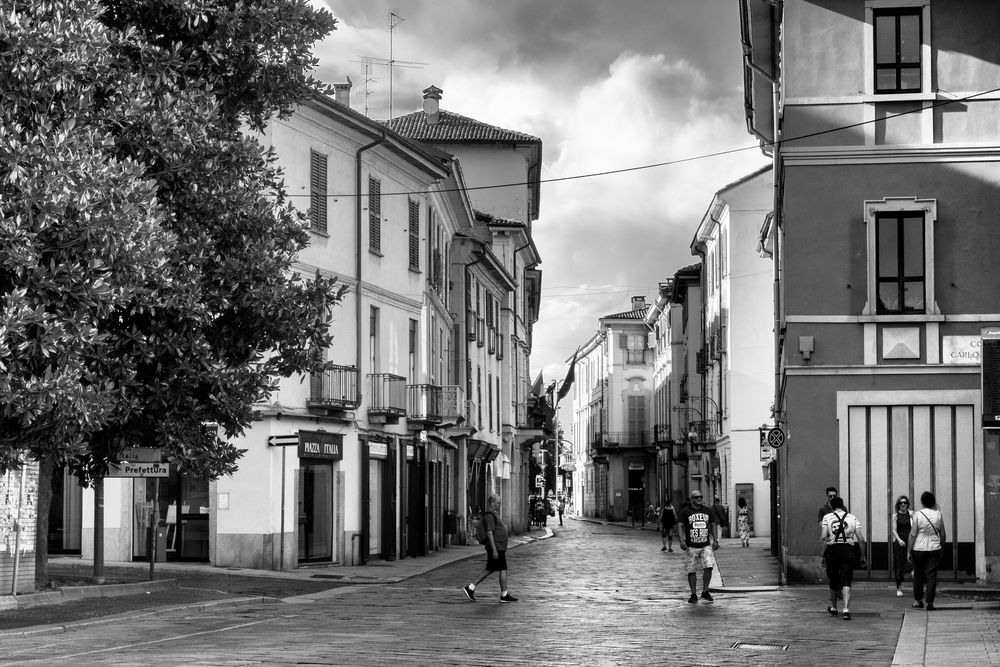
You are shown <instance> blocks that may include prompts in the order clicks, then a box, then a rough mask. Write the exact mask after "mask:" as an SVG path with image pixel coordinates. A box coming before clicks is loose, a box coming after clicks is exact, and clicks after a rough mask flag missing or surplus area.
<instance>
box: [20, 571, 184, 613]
mask: <svg viewBox="0 0 1000 667" xmlns="http://www.w3.org/2000/svg"><path fill="white" fill-rule="evenodd" d="M169 588H177V580H176V579H158V580H155V581H136V582H132V583H127V584H96V585H92V586H66V587H65V588H60V589H59V590H55V591H45V592H42V593H27V594H25V595H4V596H2V597H0V611H16V610H18V609H29V608H31V607H44V606H48V605H54V604H63V603H65V602H71V601H73V600H79V599H82V598H110V597H118V596H121V595H138V594H140V593H148V592H151V591H161V590H166V589H169Z"/></svg>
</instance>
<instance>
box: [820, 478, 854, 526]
mask: <svg viewBox="0 0 1000 667" xmlns="http://www.w3.org/2000/svg"><path fill="white" fill-rule="evenodd" d="M838 495H839V494H838V493H837V487H835V486H828V487H826V504H825V505H823V506H822V507H820V508H819V512H817V513H816V521H818V522H819V523H823V518H824V517H825V516H826V515H827V514H829V513H830V512H832V511H833V506H832V505H831V504H830V503H831V501H832V500H833V499H834V498H836V497H837V496H838ZM842 509H843V510H844V511H845V512H846V511H847V506H846V505H844V506H843V508H842Z"/></svg>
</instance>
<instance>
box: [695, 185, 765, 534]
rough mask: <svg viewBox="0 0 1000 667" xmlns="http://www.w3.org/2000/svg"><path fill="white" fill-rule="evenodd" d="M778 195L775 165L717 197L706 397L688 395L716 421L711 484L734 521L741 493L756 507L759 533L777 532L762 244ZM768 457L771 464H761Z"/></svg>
mask: <svg viewBox="0 0 1000 667" xmlns="http://www.w3.org/2000/svg"><path fill="white" fill-rule="evenodd" d="M772 198H773V182H772V179H771V167H770V166H767V167H764V168H763V169H760V170H758V171H756V172H754V173H752V174H749V175H748V176H746V177H744V178H742V179H740V180H738V181H736V182H734V183H730V184H729V185H726V186H725V187H723V188H722V189H721V190H719V191H718V192H717V193H716V194H715V196H714V197H713V199H712V203H711V204H710V205H709V207H708V210H707V211H706V212H705V215H704V217H703V218H702V220H701V222H700V224H699V225H698V229H697V231H696V232H695V235H694V239H693V240H692V242H691V252H692V254H695V255H698V256H700V257H701V266H702V271H703V275H702V280H701V283H702V285H703V286H704V294H705V298H704V304H703V307H704V311H703V313H702V314H701V320H702V325H701V326H702V331H703V340H704V342H705V344H704V346H703V347H702V349H701V350H699V351H698V353H697V365H698V371H699V375H700V378H701V381H700V384H701V386H700V388H699V391H700V392H701V398H700V399H699V398H698V397H689V399H688V400H689V403H690V402H694V403H696V404H697V405H698V409H700V410H702V414H703V416H704V417H705V418H706V419H708V420H710V421H712V422H714V424H713V425H714V426H715V427H716V428H715V435H716V443H715V456H714V457H713V458H712V460H711V461H710V463H709V465H710V466H711V473H712V474H711V479H712V481H713V483H712V487H713V488H712V491H713V493H714V495H716V496H718V497H719V499H720V501H721V503H722V504H723V505H724V506H726V507H727V508H728V510H729V514H730V516H729V517H728V521H727V524H728V525H729V526H733V525H735V519H736V509H737V499H738V498H743V500H744V501H746V503H747V506H748V507H749V508H750V520H751V528H752V530H753V533H754V535H758V536H768V535H770V534H771V511H770V508H771V493H770V484H769V482H768V481H766V480H765V476H764V472H765V470H766V466H767V465H769V462H770V455H768V454H764V456H763V459H762V453H761V447H760V430H761V427H762V426H763V425H765V424H770V422H771V402H772V399H773V395H774V361H773V352H774V345H773V337H772V329H773V326H772V325H773V318H774V302H773V298H772V283H773V281H772V276H771V270H770V269H771V263H770V261H768V260H766V259H764V258H762V257H761V256H760V254H759V253H758V252H757V241H758V237H759V233H760V227H761V224H762V223H763V221H764V219H765V217H766V216H767V215H768V214H769V213H770V210H771V204H772ZM762 464H763V466H764V467H762Z"/></svg>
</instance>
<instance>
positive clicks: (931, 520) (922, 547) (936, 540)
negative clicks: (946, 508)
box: [907, 491, 948, 611]
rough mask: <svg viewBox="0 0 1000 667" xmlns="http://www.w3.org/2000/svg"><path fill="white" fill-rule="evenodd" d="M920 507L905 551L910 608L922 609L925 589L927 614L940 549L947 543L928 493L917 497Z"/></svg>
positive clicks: (942, 525) (931, 602) (942, 520)
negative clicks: (910, 585)
mask: <svg viewBox="0 0 1000 667" xmlns="http://www.w3.org/2000/svg"><path fill="white" fill-rule="evenodd" d="M920 504H921V505H923V507H922V508H921V509H919V510H917V511H916V512H914V513H913V524H912V529H911V530H910V537H909V540H908V544H907V547H908V549H909V552H910V561H911V562H912V563H913V606H914V607H915V608H916V609H920V608H922V607H923V606H924V587H925V585H926V588H927V611H933V610H934V593H935V591H936V590H937V570H938V566H939V565H940V564H941V555H942V554H943V553H944V551H943V550H942V545H943V544H944V543H945V542H946V541H947V540H948V537H947V535H946V534H945V530H944V517H943V516H942V515H941V511H940V510H938V508H937V499H936V498H935V497H934V494H933V493H931V492H930V491H924V492H923V493H922V494H920Z"/></svg>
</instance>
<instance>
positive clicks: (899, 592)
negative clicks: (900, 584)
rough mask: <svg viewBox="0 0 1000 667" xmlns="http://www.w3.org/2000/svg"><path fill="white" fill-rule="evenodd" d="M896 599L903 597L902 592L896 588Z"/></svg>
mask: <svg viewBox="0 0 1000 667" xmlns="http://www.w3.org/2000/svg"><path fill="white" fill-rule="evenodd" d="M896 597H898V598H901V597H903V591H901V590H899V589H898V588H897V589H896Z"/></svg>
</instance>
